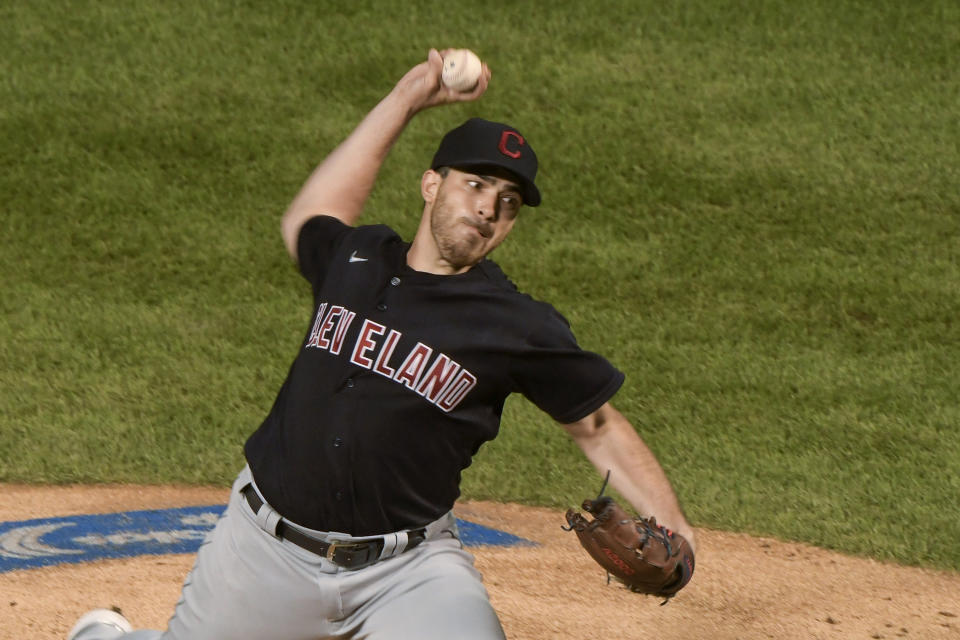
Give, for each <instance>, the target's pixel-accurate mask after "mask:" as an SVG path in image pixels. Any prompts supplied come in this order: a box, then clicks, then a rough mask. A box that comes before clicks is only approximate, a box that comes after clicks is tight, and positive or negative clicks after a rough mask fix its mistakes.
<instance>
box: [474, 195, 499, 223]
mask: <svg viewBox="0 0 960 640" xmlns="http://www.w3.org/2000/svg"><path fill="white" fill-rule="evenodd" d="M498 203H499V198H498V197H497V194H496V193H482V194H479V195H478V196H477V213H478V214H479V215H480V217H481V218H483V219H484V220H489V221H490V222H494V221H496V219H497V217H498V216H499V215H500V210H499V208H498V207H497V205H498Z"/></svg>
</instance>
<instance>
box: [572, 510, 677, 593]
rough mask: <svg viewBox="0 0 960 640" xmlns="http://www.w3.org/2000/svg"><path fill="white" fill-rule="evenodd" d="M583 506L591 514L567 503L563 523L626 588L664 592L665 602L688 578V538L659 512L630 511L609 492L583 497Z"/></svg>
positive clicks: (639, 591)
mask: <svg viewBox="0 0 960 640" xmlns="http://www.w3.org/2000/svg"><path fill="white" fill-rule="evenodd" d="M601 493H602V492H601ZM582 508H583V510H584V511H586V512H587V513H589V514H590V515H592V516H593V519H587V518H585V517H584V516H583V515H582V514H580V513H578V512H576V511H574V510H573V509H569V510H568V511H567V514H566V519H567V524H568V525H569V526H568V527H564V528H565V529H566V530H567V531H574V532H576V534H577V538H578V540H579V541H580V544H581V545H582V546H583V548H584V549H586V550H587V553H589V554H590V556H591V557H592V558H593V559H594V560H596V562H597V563H598V564H599V565H600V566H601V567H603V568H604V569H606V571H607V573H608V574H609V575H610V576H613V577H614V578H616V579H617V580H618V581H620V582H622V583H623V584H624V585H625V586H626V587H627V588H628V589H630V590H631V591H634V592H636V593H644V594H648V595H655V596H659V597H661V598H665V599H666V600H664V604H666V601H667V600H669V599H670V598H672V597H673V596H674V595H676V593H677V592H678V591H680V589H682V588H683V587H684V586H686V584H687V583H688V582H690V578H691V577H692V576H693V567H694V560H693V550H692V549H691V548H690V544H689V543H688V542H687V540H686V538H684V537H683V536H681V535H680V534H678V533H674V532H672V531H670V530H669V529H666V528H664V527H661V526H659V525H657V521H656V519H655V518H640V517H636V518H633V517H630V516H629V515H627V513H626V512H625V511H624V510H623V509H622V508H621V507H620V505H618V504H617V503H616V502H615V501H614V500H613V498H610V497H605V496H602V495H601V496H598V497H597V499H596V500H584V502H583V505H582Z"/></svg>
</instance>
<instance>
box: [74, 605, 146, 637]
mask: <svg viewBox="0 0 960 640" xmlns="http://www.w3.org/2000/svg"><path fill="white" fill-rule="evenodd" d="M94 630H97V631H101V632H102V633H101V634H99V635H97V636H96V637H97V638H115V637H118V636H120V635H122V634H124V633H130V632H131V631H133V626H131V624H130V622H129V621H128V620H127V619H126V618H124V617H123V616H122V615H120V614H119V613H117V612H116V611H113V610H111V609H94V610H93V611H88V612H87V613H85V614H83V615H82V616H80V619H79V620H77V624H75V625H73V629H70V633H69V634H67V640H75V639H79V638H81V635H80V634H82V633H84V632H86V631H94ZM105 634H109V635H105Z"/></svg>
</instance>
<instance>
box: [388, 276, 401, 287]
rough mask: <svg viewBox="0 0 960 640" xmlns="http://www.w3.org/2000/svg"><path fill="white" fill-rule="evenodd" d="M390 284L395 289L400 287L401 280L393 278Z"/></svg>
mask: <svg viewBox="0 0 960 640" xmlns="http://www.w3.org/2000/svg"><path fill="white" fill-rule="evenodd" d="M390 284H392V285H393V286H395V287H397V286H400V278H398V277H397V276H393V277H392V278H390Z"/></svg>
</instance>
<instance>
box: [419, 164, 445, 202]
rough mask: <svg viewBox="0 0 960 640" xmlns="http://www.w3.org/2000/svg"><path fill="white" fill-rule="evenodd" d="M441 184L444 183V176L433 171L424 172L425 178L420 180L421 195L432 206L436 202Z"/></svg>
mask: <svg viewBox="0 0 960 640" xmlns="http://www.w3.org/2000/svg"><path fill="white" fill-rule="evenodd" d="M441 182H443V176H441V175H440V174H439V173H437V172H436V171H434V170H433V169H427V170H426V171H424V172H423V177H422V178H420V195H421V196H423V201H424V202H426V203H427V204H431V203H433V201H434V200H436V198H437V191H438V190H439V189H440V183H441Z"/></svg>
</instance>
